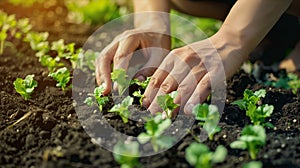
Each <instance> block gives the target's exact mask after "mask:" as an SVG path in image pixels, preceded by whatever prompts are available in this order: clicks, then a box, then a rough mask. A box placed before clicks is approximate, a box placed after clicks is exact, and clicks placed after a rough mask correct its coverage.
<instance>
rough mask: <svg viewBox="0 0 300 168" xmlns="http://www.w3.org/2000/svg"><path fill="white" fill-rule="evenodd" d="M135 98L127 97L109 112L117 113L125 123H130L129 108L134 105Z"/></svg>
mask: <svg viewBox="0 0 300 168" xmlns="http://www.w3.org/2000/svg"><path fill="white" fill-rule="evenodd" d="M132 103H133V98H132V97H130V96H127V97H126V98H125V99H124V100H123V101H122V102H121V103H120V104H116V105H114V106H113V107H112V108H111V109H110V110H109V111H108V112H113V113H117V114H118V115H119V116H120V117H121V118H122V120H123V122H124V123H127V122H128V117H129V115H130V111H129V109H128V108H129V106H130V105H132Z"/></svg>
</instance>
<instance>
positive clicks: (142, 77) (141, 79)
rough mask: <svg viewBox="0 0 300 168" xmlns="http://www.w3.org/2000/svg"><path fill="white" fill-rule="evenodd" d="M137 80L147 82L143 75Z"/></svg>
mask: <svg viewBox="0 0 300 168" xmlns="http://www.w3.org/2000/svg"><path fill="white" fill-rule="evenodd" d="M137 79H138V80H139V81H140V82H141V81H145V80H146V78H145V77H144V76H142V75H140V76H138V77H137Z"/></svg>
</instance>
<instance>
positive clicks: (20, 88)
mask: <svg viewBox="0 0 300 168" xmlns="http://www.w3.org/2000/svg"><path fill="white" fill-rule="evenodd" d="M33 78H34V75H27V76H26V77H25V79H24V80H23V79H22V78H17V79H16V80H15V81H14V86H15V90H16V92H17V93H19V94H20V95H21V96H22V97H23V98H24V99H25V100H28V99H29V98H30V95H31V94H32V93H33V91H34V88H35V87H37V82H36V81H35V80H34V79H33Z"/></svg>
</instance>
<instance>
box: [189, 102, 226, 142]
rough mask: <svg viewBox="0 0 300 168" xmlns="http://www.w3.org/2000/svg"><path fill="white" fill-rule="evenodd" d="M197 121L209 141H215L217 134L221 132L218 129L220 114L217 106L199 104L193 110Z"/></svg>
mask: <svg viewBox="0 0 300 168" xmlns="http://www.w3.org/2000/svg"><path fill="white" fill-rule="evenodd" d="M193 114H194V115H195V119H196V120H198V121H200V122H199V125H200V126H203V129H204V130H205V131H206V132H207V134H208V137H209V140H213V138H214V135H215V133H217V132H220V131H221V128H220V127H218V123H219V120H220V113H219V112H218V107H217V106H215V105H208V104H206V103H204V104H198V105H196V106H195V107H194V108H193Z"/></svg>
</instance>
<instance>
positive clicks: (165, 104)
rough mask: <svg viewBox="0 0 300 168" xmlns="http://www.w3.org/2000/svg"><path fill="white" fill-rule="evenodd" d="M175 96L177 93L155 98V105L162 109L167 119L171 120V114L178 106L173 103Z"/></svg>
mask: <svg viewBox="0 0 300 168" xmlns="http://www.w3.org/2000/svg"><path fill="white" fill-rule="evenodd" d="M177 94H178V92H177V91H173V92H171V93H169V94H165V95H162V96H157V104H158V105H159V106H160V107H161V108H162V109H163V112H164V113H165V114H166V116H167V118H171V117H172V112H173V111H174V110H175V109H176V108H177V107H179V105H178V104H175V103H174V99H175V97H176V96H177Z"/></svg>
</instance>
